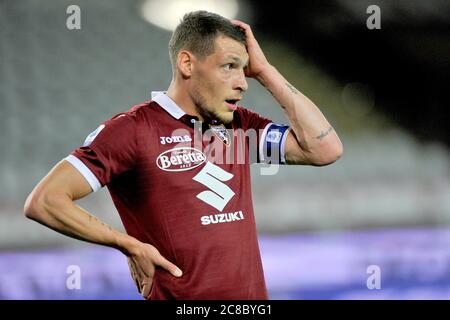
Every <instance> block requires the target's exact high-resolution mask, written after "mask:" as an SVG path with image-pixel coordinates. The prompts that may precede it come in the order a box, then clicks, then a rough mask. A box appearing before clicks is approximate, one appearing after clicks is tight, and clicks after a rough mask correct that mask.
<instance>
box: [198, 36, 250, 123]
mask: <svg viewBox="0 0 450 320" xmlns="http://www.w3.org/2000/svg"><path fill="white" fill-rule="evenodd" d="M247 62H248V53H247V50H246V48H245V46H244V45H243V44H242V43H240V42H238V41H236V40H233V39H231V38H228V37H225V36H218V37H217V38H216V40H215V50H214V53H213V54H211V55H209V56H208V57H206V58H205V59H204V60H202V61H200V60H198V59H196V60H195V65H194V68H193V72H192V78H191V79H192V86H191V87H190V94H191V98H192V100H193V101H194V102H195V104H196V106H197V108H198V111H199V112H200V114H202V116H203V117H204V118H215V119H217V120H220V121H221V122H223V123H229V122H231V121H232V120H233V111H234V110H236V103H237V101H238V100H240V99H242V92H244V91H246V90H247V88H248V84H247V81H246V79H245V75H244V67H245V66H246V64H247Z"/></svg>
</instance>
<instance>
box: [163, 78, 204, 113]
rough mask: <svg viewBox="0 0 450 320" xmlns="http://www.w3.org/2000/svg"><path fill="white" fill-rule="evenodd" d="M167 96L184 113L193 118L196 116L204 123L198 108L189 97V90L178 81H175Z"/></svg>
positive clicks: (171, 84)
mask: <svg viewBox="0 0 450 320" xmlns="http://www.w3.org/2000/svg"><path fill="white" fill-rule="evenodd" d="M166 94H167V96H168V97H169V98H170V99H172V100H173V101H174V102H175V103H176V104H177V105H178V106H179V107H180V108H181V109H183V111H184V112H186V113H187V114H189V115H191V116H196V117H198V119H199V120H200V121H203V120H204V119H203V117H202V115H201V114H200V113H199V112H198V110H197V107H196V105H195V103H194V101H193V100H192V98H191V97H190V95H189V92H188V90H187V89H186V88H185V87H184V86H183V85H182V84H180V83H178V81H176V80H173V79H172V82H171V83H170V86H169V89H167V92H166Z"/></svg>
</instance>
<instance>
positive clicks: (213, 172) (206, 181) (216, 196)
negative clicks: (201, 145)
mask: <svg viewBox="0 0 450 320" xmlns="http://www.w3.org/2000/svg"><path fill="white" fill-rule="evenodd" d="M233 177H234V175H233V174H231V173H229V172H226V171H225V170H223V169H222V168H220V167H219V166H216V165H215V164H212V163H211V162H209V161H208V162H207V163H206V165H205V166H204V167H203V169H202V170H201V171H200V172H199V173H197V175H196V176H195V177H194V178H192V179H193V180H194V181H197V182H200V183H201V184H203V185H204V186H205V187H207V188H208V189H210V190H211V191H203V192H200V193H199V194H198V195H197V198H199V199H200V200H202V201H204V202H206V203H207V204H209V205H210V206H213V207H214V208H216V209H217V210H219V211H222V210H223V208H225V206H226V205H227V203H228V202H229V201H230V200H231V198H233V196H234V195H235V193H234V192H233V190H231V189H230V187H228V186H227V185H226V184H225V183H223V182H222V181H228V180H230V179H231V178H233Z"/></svg>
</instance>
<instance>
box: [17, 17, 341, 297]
mask: <svg viewBox="0 0 450 320" xmlns="http://www.w3.org/2000/svg"><path fill="white" fill-rule="evenodd" d="M169 52H170V58H171V63H172V68H173V79H172V82H171V84H170V86H169V88H168V90H167V91H165V92H154V93H153V95H152V100H151V101H149V102H146V103H143V104H141V105H138V106H135V107H133V108H131V109H130V110H129V111H127V112H124V113H121V114H118V115H116V116H114V117H113V118H111V119H110V120H107V121H105V122H104V123H102V124H101V125H100V126H99V127H98V128H97V129H96V130H95V131H94V132H92V133H91V134H90V135H89V136H88V137H87V138H86V141H85V142H84V144H83V146H81V147H79V148H78V149H76V150H74V151H73V152H72V153H71V154H70V155H69V156H67V157H66V158H65V159H63V160H61V161H60V162H59V163H58V164H57V165H56V166H55V167H54V168H53V169H52V170H51V171H50V172H49V173H48V174H47V175H46V176H45V177H44V178H43V179H42V181H40V183H39V184H38V185H37V186H36V187H35V189H34V190H33V191H32V193H31V194H30V195H29V196H28V198H27V200H26V203H25V208H24V211H25V214H26V216H27V217H28V218H31V219H33V220H36V221H37V222H39V223H41V224H43V225H45V226H47V227H49V228H51V229H54V230H56V231H58V232H60V233H63V234H65V235H67V236H70V237H73V238H76V239H81V240H84V241H88V242H92V243H96V244H100V245H105V246H109V247H112V248H116V249H118V250H120V251H121V252H123V253H124V254H125V255H126V256H127V257H128V263H129V266H130V270H131V273H132V277H133V279H134V280H135V282H136V285H137V287H138V290H139V292H140V293H141V294H142V296H143V297H144V298H146V299H268V294H267V289H266V285H265V281H264V274H263V269H262V263H261V257H260V253H259V247H258V241H257V235H256V227H255V219H254V213H253V204H252V195H251V187H250V168H249V165H250V162H265V163H280V164H284V163H286V164H303V165H315V166H323V165H327V164H330V163H333V162H334V161H336V160H337V159H338V158H339V157H340V156H341V154H342V144H341V142H340V140H339V138H338V136H337V135H336V133H335V131H334V130H333V127H332V126H331V125H330V124H329V122H328V121H327V120H326V119H325V117H324V116H323V114H322V113H321V112H320V110H319V109H318V108H317V107H316V106H315V105H314V103H313V102H311V101H310V100H309V99H308V98H307V97H305V96H304V95H303V94H302V93H301V92H299V91H298V90H297V89H295V88H294V87H293V86H292V85H291V84H290V83H289V82H288V81H287V80H286V79H285V78H283V76H282V75H281V74H280V73H279V72H278V71H277V69H276V68H275V67H274V66H272V65H271V64H270V63H269V62H268V61H267V59H266V57H265V56H264V53H263V51H262V50H261V48H260V46H259V44H258V42H257V41H256V39H255V38H254V36H253V33H252V30H251V28H250V26H249V25H247V24H245V23H243V22H241V21H237V20H231V21H230V20H228V19H226V18H224V17H221V16H219V15H216V14H213V13H209V12H205V11H196V12H191V13H189V14H187V15H185V16H184V18H183V20H182V21H181V22H180V24H179V25H178V27H177V28H176V30H175V31H174V33H173V35H172V38H171V40H170V44H169ZM300 71H301V70H300ZM246 77H252V78H255V79H256V80H257V81H258V82H259V83H260V84H261V85H262V86H264V87H265V88H266V89H267V90H268V91H269V92H270V93H271V94H272V95H273V97H274V98H275V100H276V101H277V102H278V103H279V104H280V106H281V108H282V109H283V111H284V112H285V114H286V115H287V118H288V120H289V126H287V125H281V124H275V123H273V122H272V121H271V120H269V119H267V118H265V117H262V116H260V115H259V114H257V113H256V112H254V111H251V110H249V109H246V108H244V107H242V106H238V105H237V104H238V101H239V100H240V99H241V98H242V95H243V93H244V92H245V91H246V90H247V87H248V85H247V82H246ZM252 130H253V132H256V135H255V137H254V138H255V139H252V137H251V135H250V134H247V133H248V132H250V131H252ZM239 131H240V132H241V134H237V133H236V132H239ZM242 133H243V134H242ZM252 141H253V142H255V141H256V148H253V146H252V144H253V142H252ZM239 143H240V144H241V146H242V145H243V146H244V151H245V152H244V153H243V154H242V153H239V148H233V147H234V146H235V145H238V144H239ZM212 146H214V147H212ZM219 146H221V147H219ZM252 150H256V153H257V155H256V156H255V155H254V154H252V153H253V152H252ZM239 154H240V156H239ZM239 157H240V159H239ZM103 186H107V187H108V190H109V192H110V194H111V197H112V199H113V201H114V204H115V206H116V208H117V210H118V212H119V214H120V217H121V220H122V222H123V224H124V227H125V230H126V234H125V233H122V232H119V231H117V230H114V229H112V228H111V227H109V226H107V225H106V224H104V223H103V222H101V221H99V220H98V219H97V218H95V217H94V216H92V215H91V214H90V213H88V212H86V211H85V210H83V209H82V208H80V207H79V206H77V205H76V204H75V201H76V200H77V199H80V198H83V197H85V196H87V195H88V194H90V193H91V192H95V191H97V190H98V189H100V188H101V187H103Z"/></svg>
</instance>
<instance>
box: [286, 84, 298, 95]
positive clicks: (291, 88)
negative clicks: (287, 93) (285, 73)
mask: <svg viewBox="0 0 450 320" xmlns="http://www.w3.org/2000/svg"><path fill="white" fill-rule="evenodd" d="M286 86H287V87H288V88H289V89H290V90H291V92H292V93H293V94H299V93H300V91H298V90H297V89H295V87H294V86H293V85H292V84H290V83H289V82H286Z"/></svg>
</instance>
